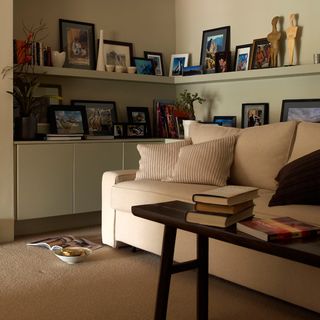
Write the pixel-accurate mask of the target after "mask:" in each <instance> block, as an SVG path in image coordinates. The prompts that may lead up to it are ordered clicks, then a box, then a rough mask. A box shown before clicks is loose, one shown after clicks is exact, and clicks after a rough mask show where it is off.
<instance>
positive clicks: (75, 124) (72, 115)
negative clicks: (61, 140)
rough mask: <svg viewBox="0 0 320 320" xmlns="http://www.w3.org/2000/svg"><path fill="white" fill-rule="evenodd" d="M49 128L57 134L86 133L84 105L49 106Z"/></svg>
mask: <svg viewBox="0 0 320 320" xmlns="http://www.w3.org/2000/svg"><path fill="white" fill-rule="evenodd" d="M49 119H50V128H51V132H52V133H57V134H70V135H72V134H88V131H89V130H88V123H87V114H86V109H85V107H84V106H64V105H59V106H58V105H54V106H49Z"/></svg>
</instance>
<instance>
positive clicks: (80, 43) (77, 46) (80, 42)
mask: <svg viewBox="0 0 320 320" xmlns="http://www.w3.org/2000/svg"><path fill="white" fill-rule="evenodd" d="M59 31H60V50H61V51H65V52H66V60H65V63H64V67H68V68H80V69H95V68H96V51H95V31H94V24H92V23H85V22H79V21H72V20H64V19H59Z"/></svg>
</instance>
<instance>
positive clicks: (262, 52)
mask: <svg viewBox="0 0 320 320" xmlns="http://www.w3.org/2000/svg"><path fill="white" fill-rule="evenodd" d="M270 50H271V45H270V42H269V41H268V39H267V38H261V39H256V40H253V45H252V57H251V62H250V69H264V68H269V67H270Z"/></svg>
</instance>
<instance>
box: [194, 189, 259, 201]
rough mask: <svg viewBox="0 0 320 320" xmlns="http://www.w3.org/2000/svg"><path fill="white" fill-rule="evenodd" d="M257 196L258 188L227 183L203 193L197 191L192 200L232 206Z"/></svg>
mask: <svg viewBox="0 0 320 320" xmlns="http://www.w3.org/2000/svg"><path fill="white" fill-rule="evenodd" d="M256 197H258V188H255V187H246V186H234V185H227V186H224V187H220V188H216V189H211V190H207V191H204V192H202V193H196V194H194V195H193V197H192V200H193V201H194V202H202V203H211V204H220V205H227V206H231V205H235V204H238V203H241V202H246V201H249V200H252V199H254V198H256Z"/></svg>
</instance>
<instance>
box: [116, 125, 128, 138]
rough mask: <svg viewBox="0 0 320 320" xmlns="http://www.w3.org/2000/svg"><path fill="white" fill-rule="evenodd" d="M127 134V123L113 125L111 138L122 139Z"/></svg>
mask: <svg viewBox="0 0 320 320" xmlns="http://www.w3.org/2000/svg"><path fill="white" fill-rule="evenodd" d="M126 132H127V123H125V122H117V123H115V124H114V125H113V136H114V138H115V139H124V138H125V137H126Z"/></svg>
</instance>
